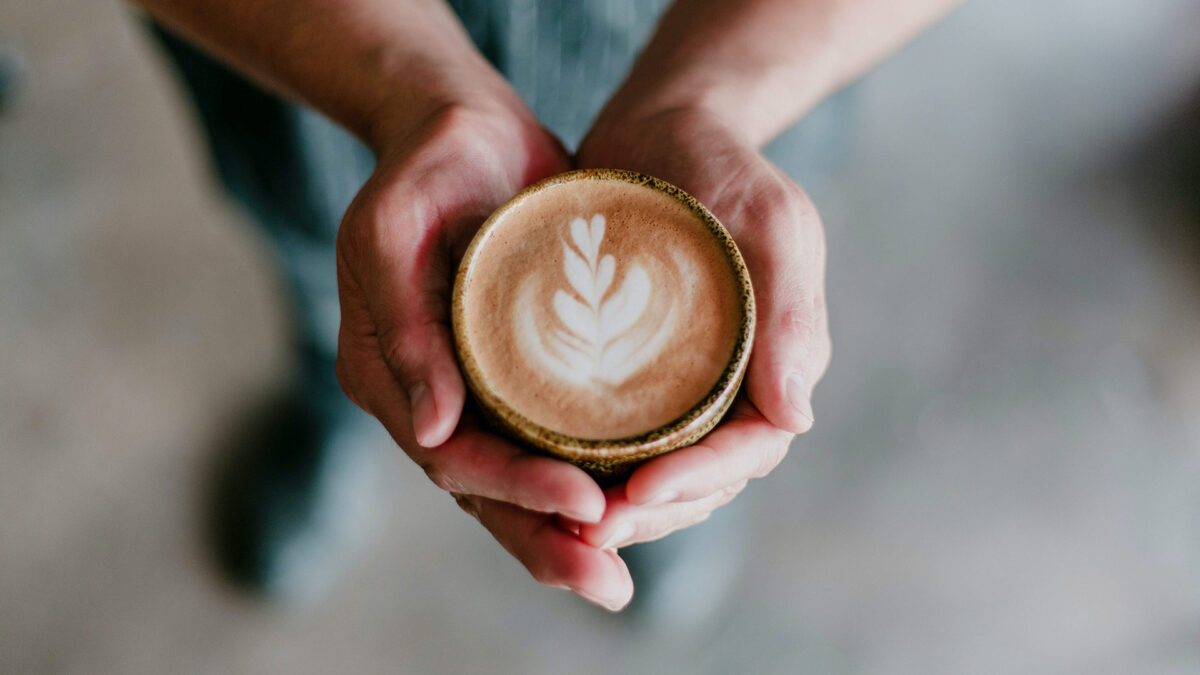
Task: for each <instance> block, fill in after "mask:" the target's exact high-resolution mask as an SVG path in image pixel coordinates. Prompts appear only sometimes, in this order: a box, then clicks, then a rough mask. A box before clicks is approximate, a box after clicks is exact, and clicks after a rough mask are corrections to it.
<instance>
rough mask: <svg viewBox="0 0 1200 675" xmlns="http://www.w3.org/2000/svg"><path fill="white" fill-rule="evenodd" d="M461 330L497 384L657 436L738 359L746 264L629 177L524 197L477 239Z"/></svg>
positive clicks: (684, 212) (580, 423) (508, 392)
mask: <svg viewBox="0 0 1200 675" xmlns="http://www.w3.org/2000/svg"><path fill="white" fill-rule="evenodd" d="M465 284H466V286H465V290H464V295H463V299H464V302H463V308H464V322H465V331H464V334H465V336H466V339H467V341H468V343H469V345H468V346H469V348H470V350H471V352H472V354H473V355H474V356H475V360H476V362H477V364H478V367H479V370H480V371H481V375H482V378H483V380H484V382H485V384H486V386H487V387H488V388H489V389H490V390H491V391H492V392H494V393H495V394H496V395H497V396H499V397H500V398H501V399H502V400H503V401H504V402H505V403H507V404H508V405H509V406H510V407H512V408H513V409H514V410H515V411H516V412H518V413H520V414H521V415H523V416H525V417H527V418H529V419H530V420H531V421H533V422H535V423H537V424H539V425H541V426H544V427H546V428H548V429H551V430H553V431H556V432H559V433H562V434H567V435H569V436H574V437H578V438H585V439H614V438H623V437H628V436H635V435H638V434H642V433H646V432H648V431H651V430H653V429H655V428H657V427H660V426H662V425H664V424H667V423H669V422H671V421H673V420H675V419H677V418H679V417H680V416H682V415H683V414H684V413H686V412H687V411H688V410H689V409H691V408H692V407H693V406H694V405H696V404H697V403H698V402H700V401H701V400H703V399H704V398H705V397H706V396H707V395H708V393H709V392H710V391H711V390H712V388H713V387H714V386H715V385H716V383H717V382H718V380H719V379H720V377H721V374H722V372H723V371H724V369H725V368H726V366H727V365H728V364H729V361H730V359H731V358H732V356H733V351H734V348H735V343H736V340H737V334H738V330H739V326H740V321H741V316H742V315H741V312H742V309H741V306H740V295H739V286H738V281H737V275H736V272H735V269H734V267H733V265H732V263H731V262H730V260H729V258H728V257H727V254H726V252H725V250H724V249H723V247H722V245H721V242H720V241H719V240H717V239H716V238H715V237H714V236H713V235H712V234H711V233H710V231H709V230H708V228H707V227H706V226H705V224H704V223H703V222H702V221H701V220H700V219H699V218H698V217H697V216H696V215H695V214H694V213H693V212H692V211H691V210H689V209H688V208H687V206H685V205H684V204H682V203H680V202H679V201H677V200H676V199H674V198H673V197H671V196H669V195H667V194H664V193H662V192H660V191H658V190H655V189H653V188H650V187H647V186H644V185H638V184H633V183H628V182H625V181H621V180H615V179H614V180H598V179H587V180H574V181H569V182H565V183H560V184H555V185H550V186H547V187H545V188H542V189H541V190H539V191H537V192H535V193H533V194H531V195H528V196H526V197H524V198H523V199H522V200H521V201H520V202H519V203H516V204H514V205H512V206H511V207H510V208H509V209H508V211H507V212H505V213H504V214H503V215H502V217H501V218H500V219H499V220H497V221H496V222H495V223H494V224H493V225H492V227H491V228H490V230H489V231H488V233H487V235H486V237H485V238H484V239H483V240H481V241H480V242H479V244H478V248H477V251H476V253H475V259H474V261H473V263H472V266H471V270H470V273H469V275H468V276H467V277H466V279H465Z"/></svg>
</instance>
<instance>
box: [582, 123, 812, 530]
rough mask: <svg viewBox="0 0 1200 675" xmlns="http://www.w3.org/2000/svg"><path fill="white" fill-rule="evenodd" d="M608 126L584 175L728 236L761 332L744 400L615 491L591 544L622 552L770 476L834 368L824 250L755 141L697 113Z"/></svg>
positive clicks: (586, 151)
mask: <svg viewBox="0 0 1200 675" xmlns="http://www.w3.org/2000/svg"><path fill="white" fill-rule="evenodd" d="M608 113H610V111H606V115H602V117H601V120H600V121H599V122H598V123H597V126H596V127H595V128H594V129H593V130H592V132H591V133H589V135H588V137H587V138H585V139H584V141H583V143H582V144H581V146H580V150H579V153H578V157H577V161H578V164H579V166H580V168H589V167H592V168H613V169H631V170H634V171H640V172H642V173H646V174H649V175H652V176H656V177H658V178H662V179H663V180H666V181H668V182H671V183H674V184H675V185H678V186H679V187H681V188H683V189H684V190H686V191H688V192H689V193H691V194H692V195H693V196H695V197H696V198H697V199H699V200H700V202H701V203H703V204H705V205H706V206H708V208H709V209H710V210H711V211H712V212H713V213H714V214H715V215H716V216H717V218H718V219H720V220H721V222H722V223H723V224H724V225H725V227H726V228H727V229H728V230H729V231H730V233H731V234H732V235H733V238H734V240H735V241H737V243H738V247H739V248H740V249H741V251H742V255H743V257H744V258H745V260H746V266H747V268H748V269H749V271H750V277H751V280H752V282H753V283H754V290H755V300H756V302H757V306H758V323H757V325H756V337H755V343H754V347H753V352H752V354H751V358H750V365H749V369H748V370H747V373H746V379H745V383H744V385H743V388H742V393H741V394H740V395H739V396H738V398H737V399H736V401H735V402H734V405H733V407H732V408H731V410H730V412H729V414H728V415H727V416H726V418H725V420H724V421H722V423H721V424H720V425H719V426H718V427H717V428H716V429H714V430H713V432H712V433H711V434H709V435H708V436H706V437H705V438H703V439H701V441H700V442H699V443H697V444H696V445H694V446H692V447H689V448H683V449H680V450H676V451H675V452H672V453H669V454H666V455H663V456H660V457H658V458H655V459H653V460H651V461H649V462H647V463H646V464H643V465H642V466H640V467H638V468H637V469H636V470H635V471H634V472H633V474H631V475H630V477H629V478H628V480H627V481H626V482H625V483H624V485H621V486H618V487H616V488H612V489H610V490H609V491H608V493H607V497H608V509H607V510H606V512H605V514H604V518H603V520H601V521H600V522H599V523H590V524H583V525H581V527H580V537H581V538H582V539H583V540H584V541H585V542H588V543H589V544H592V545H594V546H598V547H601V548H605V549H616V548H620V547H623V546H627V545H629V544H634V543H639V542H644V541H651V540H654V539H658V538H660V537H663V536H666V535H667V534H669V533H671V532H673V531H675V530H678V529H681V528H685V527H689V526H691V525H695V524H697V523H699V522H702V521H704V520H705V519H707V518H708V516H709V515H710V514H711V513H712V512H713V511H714V510H715V509H717V508H718V507H720V506H722V505H724V504H726V503H728V502H729V501H730V500H732V499H733V498H734V497H735V496H736V495H737V494H738V493H739V492H740V491H741V490H742V489H743V488H744V487H745V486H746V483H747V481H748V480H749V479H751V478H760V477H763V476H765V475H767V474H768V473H770V472H771V470H772V469H774V468H775V467H776V466H777V465H778V464H779V462H780V461H782V460H783V458H784V456H785V455H786V454H787V451H788V446H789V444H790V442H791V440H792V438H793V437H794V435H795V434H799V433H804V432H805V431H808V429H809V428H810V427H811V426H812V424H813V414H812V406H811V403H810V397H811V395H812V390H813V387H814V386H815V385H816V383H817V381H818V380H820V378H821V376H822V375H823V374H824V372H825V369H826V367H827V366H828V364H829V358H830V349H831V346H830V339H829V328H828V321H827V317H826V313H825V282H824V278H825V239H824V233H823V231H822V227H821V220H820V217H819V216H818V214H817V211H816V209H815V208H814V207H813V205H812V203H811V202H810V201H809V199H808V197H807V195H805V194H804V192H803V191H802V190H801V189H800V188H799V187H798V186H797V185H796V184H795V183H793V182H792V181H791V180H790V179H789V178H788V177H787V176H786V175H784V174H783V172H782V171H780V170H779V169H778V168H777V167H775V166H774V165H773V164H771V163H770V162H769V161H768V160H767V159H766V158H765V157H763V155H762V154H761V153H760V152H759V151H758V149H757V148H755V147H753V145H752V144H751V143H750V142H749V141H748V139H746V138H744V137H741V136H739V134H738V133H736V132H735V131H733V130H732V129H731V128H729V127H728V126H726V125H724V124H722V123H720V122H719V121H718V120H717V119H716V118H715V117H713V116H711V115H709V114H706V113H705V112H704V111H703V110H700V109H683V108H679V109H669V110H666V111H661V112H657V113H654V114H652V115H646V116H638V117H636V118H621V116H620V115H619V114H618V115H613V114H608Z"/></svg>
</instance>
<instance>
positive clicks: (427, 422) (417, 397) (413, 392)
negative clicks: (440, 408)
mask: <svg viewBox="0 0 1200 675" xmlns="http://www.w3.org/2000/svg"><path fill="white" fill-rule="evenodd" d="M408 402H409V405H411V406H412V425H413V433H414V434H415V435H416V437H417V443H420V444H421V445H423V446H425V447H429V435H430V433H432V431H433V429H432V427H433V423H434V421H435V418H436V417H437V408H436V407H435V406H434V404H433V396H431V395H430V393H429V385H427V384H425V383H424V382H418V383H416V384H415V385H413V387H412V389H409V390H408Z"/></svg>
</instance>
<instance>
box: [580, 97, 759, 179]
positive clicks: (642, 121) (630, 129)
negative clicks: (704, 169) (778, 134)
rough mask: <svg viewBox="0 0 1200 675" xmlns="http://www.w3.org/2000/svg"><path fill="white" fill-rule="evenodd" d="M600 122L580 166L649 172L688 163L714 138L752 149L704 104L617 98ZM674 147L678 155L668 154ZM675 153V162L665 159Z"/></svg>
mask: <svg viewBox="0 0 1200 675" xmlns="http://www.w3.org/2000/svg"><path fill="white" fill-rule="evenodd" d="M614 102H616V103H617V104H616V105H609V106H607V107H606V108H605V109H604V111H603V112H601V114H600V116H599V117H598V118H597V119H596V122H595V124H594V125H593V126H592V128H591V130H590V131H588V133H587V135H586V136H585V137H584V139H583V141H582V142H581V143H580V144H579V150H578V152H577V153H576V156H577V160H578V162H579V165H580V167H596V168H613V169H631V170H634V171H643V172H645V171H647V170H648V169H647V167H652V166H660V165H662V164H663V163H664V162H671V161H673V160H676V161H683V160H684V159H685V158H686V157H687V156H689V155H690V154H691V153H693V152H696V151H700V148H698V147H696V145H697V143H703V142H706V141H708V140H711V139H712V138H714V137H720V138H723V139H729V140H732V141H733V142H735V143H737V144H739V145H743V146H746V147H751V145H752V144H751V141H750V139H749V138H748V137H746V136H745V135H744V134H743V133H742V132H741V131H740V130H739V129H738V128H737V126H736V125H731V124H728V123H726V121H725V120H723V119H721V117H720V116H719V115H717V114H716V113H715V112H714V111H712V110H711V109H709V108H707V107H706V106H705V105H703V104H702V103H700V102H692V103H685V104H678V105H668V104H666V103H665V102H664V103H663V105H662V107H656V106H653V105H649V104H642V105H638V106H636V107H634V106H630V107H626V106H623V105H621V104H620V103H619V102H617V100H616V99H614ZM669 148H672V149H673V150H668V149H669ZM665 152H671V153H673V154H674V155H675V157H673V158H671V157H664V156H663V153H665Z"/></svg>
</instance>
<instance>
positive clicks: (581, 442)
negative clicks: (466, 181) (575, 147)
mask: <svg viewBox="0 0 1200 675" xmlns="http://www.w3.org/2000/svg"><path fill="white" fill-rule="evenodd" d="M579 180H599V181H622V182H625V183H631V184H634V185H643V186H647V187H650V188H653V189H655V190H657V191H659V192H661V193H663V194H666V195H668V196H670V197H672V198H673V199H675V200H676V201H678V202H680V203H681V204H683V205H684V206H686V207H687V208H688V210H689V211H691V212H692V213H693V214H694V215H696V216H697V218H698V219H699V220H700V221H701V222H702V223H704V225H705V227H707V228H708V230H709V232H710V233H712V235H713V237H714V238H715V239H716V240H717V242H718V243H719V244H720V245H721V246H722V248H723V249H724V251H725V254H726V258H727V259H728V260H729V263H730V265H731V267H732V268H733V270H734V275H735V276H736V277H737V282H738V285H739V291H740V296H741V303H740V304H741V307H742V319H741V325H740V327H739V330H738V334H737V341H736V343H735V345H734V351H733V355H732V357H731V358H730V360H729V364H728V366H726V368H725V369H724V370H723V371H722V372H721V377H720V378H719V379H718V380H717V383H716V384H715V385H714V386H713V388H712V389H711V390H710V391H709V393H708V394H707V395H706V396H705V397H704V398H703V399H702V400H701V401H700V402H699V403H697V404H696V405H694V406H692V408H690V409H689V410H688V411H687V412H686V413H684V414H683V415H681V416H680V417H678V418H676V419H674V420H672V421H671V422H668V423H667V424H664V425H662V426H660V427H658V428H657V429H654V430H652V431H649V432H647V433H644V434H640V435H637V436H628V437H624V438H614V439H600V440H596V439H584V438H576V437H573V436H568V435H565V434H561V433H558V432H556V431H553V430H552V429H548V428H546V427H544V426H541V425H540V424H537V423H535V422H533V421H532V420H530V419H529V418H527V417H525V416H524V415H522V414H521V413H519V412H517V411H516V410H514V409H513V408H512V407H511V406H509V405H508V403H507V402H506V401H504V400H503V399H501V398H500V397H499V396H497V395H496V394H495V393H494V392H493V391H492V390H491V389H490V388H489V387H488V386H487V385H486V384H485V381H484V378H483V373H482V371H481V369H480V367H479V364H478V363H477V362H476V360H475V356H474V355H473V354H472V353H471V349H470V347H469V345H468V344H467V340H466V334H465V330H466V328H465V324H466V308H465V305H464V301H463V298H464V297H465V295H466V293H467V291H468V289H469V284H470V275H471V267H472V262H473V261H474V260H475V257H476V255H478V254H479V252H480V250H481V249H482V247H483V246H484V245H485V244H486V242H487V241H488V238H489V237H490V236H491V235H492V233H493V232H494V231H495V229H496V226H497V223H498V222H500V221H501V220H502V219H503V218H504V216H505V215H507V214H508V212H509V211H511V210H512V209H513V208H515V207H516V206H518V205H519V204H521V203H522V202H524V201H525V200H526V199H528V198H529V197H531V196H533V195H534V194H536V193H538V192H540V191H542V190H544V189H546V188H550V187H554V186H558V185H563V184H566V183H572V182H574V181H579ZM755 316H756V310H755V304H754V288H753V286H752V285H751V283H750V273H749V272H748V271H747V269H746V262H745V260H743V259H742V254H741V251H739V250H738V247H737V244H736V243H734V241H733V237H732V236H730V234H729V232H728V231H727V230H726V229H725V226H724V225H722V224H721V222H720V221H719V220H717V218H716V216H714V215H713V214H712V213H711V212H710V211H709V210H708V209H707V208H705V207H704V205H703V204H701V203H700V202H699V201H697V200H696V198H695V197H692V196H691V195H690V194H688V193H687V192H684V191H683V190H682V189H680V188H678V187H676V186H674V185H672V184H670V183H668V182H666V181H664V180H661V179H658V178H654V177H652V176H647V175H644V174H640V173H636V172H633V171H626V170H623V169H581V170H576V171H568V172H566V173H561V174H558V175H555V176H551V177H549V178H546V179H544V180H542V181H539V182H537V183H535V184H533V185H531V186H529V187H527V188H525V189H524V190H522V191H521V192H520V193H518V194H517V195H516V196H515V197H513V198H512V199H510V200H509V201H508V202H507V203H505V204H504V205H503V206H501V207H500V208H498V209H496V211H495V212H493V213H492V215H491V216H489V217H488V219H487V220H486V221H484V223H483V226H482V227H480V228H479V232H477V233H476V234H475V238H474V239H472V241H471V244H470V246H468V247H467V251H466V254H465V255H464V256H463V259H462V262H461V263H459V266H458V273H457V274H456V276H455V279H454V293H453V305H452V316H451V321H452V323H453V328H454V342H455V351H456V352H457V353H458V359H459V362H460V364H461V366H462V369H463V373H464V374H465V375H466V380H467V385H468V386H469V387H470V389H471V392H472V393H473V394H474V395H475V397H476V399H477V400H478V401H479V403H480V406H481V408H482V409H483V411H484V413H485V414H486V415H487V416H488V417H489V418H490V419H491V420H492V421H493V422H494V423H497V424H498V425H499V426H501V427H502V428H503V429H504V430H505V431H507V432H508V433H510V434H511V435H513V436H514V437H515V438H517V439H518V440H520V441H522V442H524V443H526V444H528V445H530V446H532V447H534V448H537V449H540V450H542V451H544V452H547V453H549V454H551V455H554V456H557V457H560V458H563V459H566V460H568V461H570V462H573V463H575V464H577V465H579V466H581V467H583V468H584V469H587V470H588V471H590V472H592V473H593V474H597V475H602V476H603V475H613V474H616V473H619V472H621V471H622V469H623V468H627V467H628V466H630V465H632V464H635V463H637V462H640V461H642V460H645V459H648V458H650V457H653V456H656V455H660V454H662V453H665V452H669V451H671V450H674V449H676V448H680V447H683V446H685V445H689V444H691V443H694V442H695V441H697V440H699V439H700V438H701V437H703V436H704V435H705V434H707V433H708V432H709V431H710V430H712V428H713V427H714V426H716V424H717V422H718V421H720V419H721V417H723V416H724V414H725V412H726V411H727V410H728V409H729V406H730V405H731V404H732V403H733V398H734V396H735V395H736V394H737V391H738V387H739V386H740V385H741V382H742V378H743V377H744V376H745V373H746V368H747V366H748V364H749V362H750V350H751V347H752V345H753V344H754V326H755Z"/></svg>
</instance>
